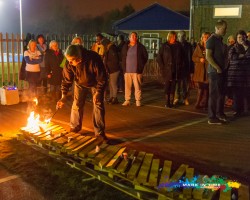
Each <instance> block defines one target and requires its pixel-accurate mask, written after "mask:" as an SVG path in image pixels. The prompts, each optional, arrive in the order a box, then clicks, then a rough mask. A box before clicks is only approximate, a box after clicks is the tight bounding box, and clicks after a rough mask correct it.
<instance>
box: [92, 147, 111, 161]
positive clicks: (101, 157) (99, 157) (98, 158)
mask: <svg viewBox="0 0 250 200" xmlns="http://www.w3.org/2000/svg"><path fill="white" fill-rule="evenodd" d="M113 147H114V146H111V145H108V146H107V148H105V149H103V150H102V151H100V152H99V154H98V155H97V156H96V157H95V159H94V161H93V163H94V164H96V165H98V163H99V162H100V161H101V159H103V158H104V157H105V156H106V155H107V154H108V153H109V152H110V151H112V149H113Z"/></svg>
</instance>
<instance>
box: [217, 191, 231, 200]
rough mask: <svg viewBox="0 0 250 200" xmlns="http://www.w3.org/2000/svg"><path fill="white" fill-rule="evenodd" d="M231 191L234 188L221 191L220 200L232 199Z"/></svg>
mask: <svg viewBox="0 0 250 200" xmlns="http://www.w3.org/2000/svg"><path fill="white" fill-rule="evenodd" d="M231 191H232V190H228V191H226V192H224V191H220V198H219V200H231V195H232V194H231Z"/></svg>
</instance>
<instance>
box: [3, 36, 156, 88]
mask: <svg viewBox="0 0 250 200" xmlns="http://www.w3.org/2000/svg"><path fill="white" fill-rule="evenodd" d="M75 36H76V35H75V34H71V35H45V39H46V43H49V42H50V41H51V40H56V41H57V42H58V45H59V48H60V49H62V50H65V49H66V48H67V46H68V45H69V44H70V43H71V41H72V39H73V38H74V37H75ZM77 36H80V37H82V38H83V41H84V47H85V48H87V49H90V48H91V46H92V44H93V43H94V42H95V35H77ZM34 37H35V36H34V35H33V38H34ZM21 38H25V37H24V36H23V37H20V34H13V33H12V34H9V33H6V34H2V33H0V86H4V85H12V86H13V85H15V86H17V87H18V88H22V87H25V85H26V84H27V83H25V81H20V80H19V79H18V77H19V71H20V68H21V63H22V59H23V52H22V51H23V45H26V43H27V42H26V40H25V39H23V40H22V39H21ZM108 39H110V40H111V41H114V40H115V38H113V37H110V38H108ZM150 52H151V54H152V51H150ZM154 55H155V54H154ZM143 76H144V80H146V81H152V80H158V79H159V76H160V70H159V67H158V65H157V63H156V58H155V56H153V57H151V59H150V60H149V61H148V63H147V64H146V66H145V70H144V73H143Z"/></svg>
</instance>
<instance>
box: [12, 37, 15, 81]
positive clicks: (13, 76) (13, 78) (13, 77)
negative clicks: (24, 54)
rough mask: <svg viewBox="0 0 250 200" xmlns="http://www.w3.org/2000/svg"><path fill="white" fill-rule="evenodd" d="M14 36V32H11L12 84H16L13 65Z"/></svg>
mask: <svg viewBox="0 0 250 200" xmlns="http://www.w3.org/2000/svg"><path fill="white" fill-rule="evenodd" d="M14 42H15V37H14V34H13V33H12V34H11V54H12V83H13V85H16V80H15V77H16V65H15V45H14Z"/></svg>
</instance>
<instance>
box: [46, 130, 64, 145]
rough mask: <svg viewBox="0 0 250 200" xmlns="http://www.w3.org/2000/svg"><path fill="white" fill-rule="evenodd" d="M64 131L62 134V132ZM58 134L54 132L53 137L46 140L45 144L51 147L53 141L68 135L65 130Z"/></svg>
mask: <svg viewBox="0 0 250 200" xmlns="http://www.w3.org/2000/svg"><path fill="white" fill-rule="evenodd" d="M60 131H62V132H60ZM60 131H58V132H54V133H53V135H52V136H51V137H50V138H46V140H45V143H47V144H49V145H51V143H52V142H53V140H56V139H58V138H60V137H62V136H64V135H66V134H67V133H68V132H67V131H66V130H64V129H62V130H60Z"/></svg>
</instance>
